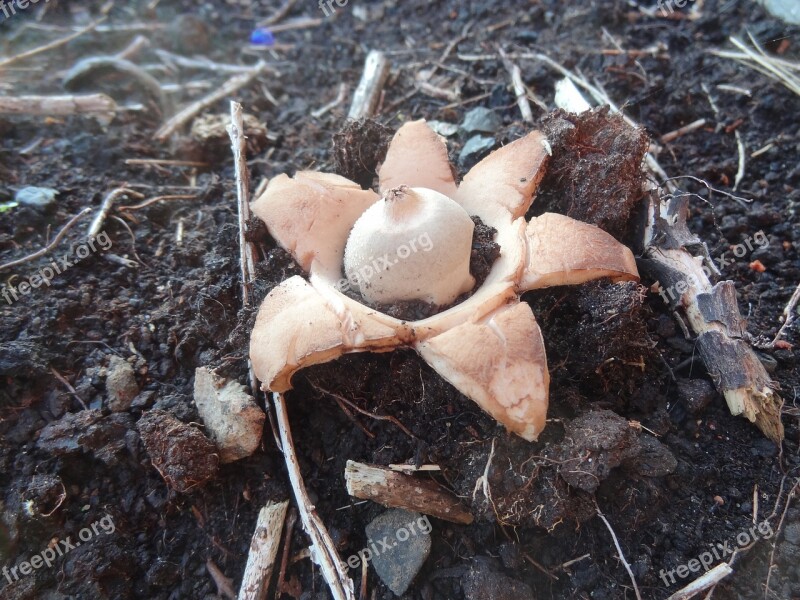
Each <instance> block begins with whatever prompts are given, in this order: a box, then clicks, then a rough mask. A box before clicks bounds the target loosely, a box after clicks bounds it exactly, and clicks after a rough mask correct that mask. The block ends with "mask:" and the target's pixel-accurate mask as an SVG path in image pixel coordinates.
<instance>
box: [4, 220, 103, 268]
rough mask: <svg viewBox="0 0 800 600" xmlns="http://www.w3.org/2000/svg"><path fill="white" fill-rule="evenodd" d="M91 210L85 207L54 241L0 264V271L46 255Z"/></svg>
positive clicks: (62, 229) (68, 222)
mask: <svg viewBox="0 0 800 600" xmlns="http://www.w3.org/2000/svg"><path fill="white" fill-rule="evenodd" d="M90 212H92V209H91V208H89V207H86V208H84V209H83V210H82V211H81V212H79V213H78V214H77V215H75V216H74V217H72V218H71V219H70V220H69V221H67V224H66V225H64V227H62V228H61V231H59V232H58V233H57V234H56V237H54V238H53V241H52V242H50V243H49V244H47V245H46V246H45V247H44V248H41V249H40V250H37V251H36V252H34V253H33V254H29V255H28V256H24V257H22V258H18V259H17V260H12V261H11V262H7V263H5V264H2V265H0V271H4V270H5V269H10V268H11V267H16V266H18V265H21V264H24V263H26V262H30V261H32V260H35V259H37V258H39V257H40V256H44V255H45V254H47V253H48V252H50V250H52V249H53V248H55V247H56V246H58V243H59V242H60V241H61V240H62V239H63V238H64V236H65V235H66V234H67V232H68V231H69V230H70V229H71V228H72V226H73V225H75V223H77V222H78V221H79V220H80V219H81V217H83V216H84V215H86V214H87V213H90Z"/></svg>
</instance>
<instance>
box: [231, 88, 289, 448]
mask: <svg viewBox="0 0 800 600" xmlns="http://www.w3.org/2000/svg"><path fill="white" fill-rule="evenodd" d="M244 131H245V130H244V114H243V111H242V105H241V104H239V103H238V102H231V123H230V125H228V135H229V136H230V139H231V150H232V151H233V164H234V171H235V173H236V205H237V213H238V218H239V268H240V272H241V275H242V304H243V305H244V306H245V307H249V306H250V300H251V297H252V293H253V282H254V281H255V273H256V267H255V264H256V249H255V246H254V245H253V244H252V243H250V242H248V241H247V237H246V233H247V223H248V222H249V221H250V172H249V171H248V169H247V154H246V152H247V143H246V142H245V136H244ZM247 373H248V377H249V379H250V389H251V390H252V391H253V396H255V397H258V395H259V394H258V392H259V389H260V388H259V385H258V378H257V377H256V374H255V371H254V370H253V363H252V362H251V361H250V359H249V358H248V359H247ZM265 409H266V411H267V416H268V417H269V424H270V428H271V429H272V437H273V438H274V439H275V444H276V445H277V446H278V448H280V447H281V442H280V439H279V436H278V431H277V427H276V424H275V420H274V419H273V417H272V411H271V410H270V408H269V403H268V402H266V403H265Z"/></svg>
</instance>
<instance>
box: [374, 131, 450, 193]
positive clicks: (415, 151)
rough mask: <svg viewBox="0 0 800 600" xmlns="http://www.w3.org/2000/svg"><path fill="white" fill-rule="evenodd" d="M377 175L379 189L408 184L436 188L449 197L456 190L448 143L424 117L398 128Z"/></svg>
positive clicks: (385, 189)
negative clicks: (448, 153) (448, 154)
mask: <svg viewBox="0 0 800 600" xmlns="http://www.w3.org/2000/svg"><path fill="white" fill-rule="evenodd" d="M378 178H379V179H380V189H381V193H384V192H386V191H387V190H390V189H391V188H394V187H397V186H399V185H407V186H409V187H422V188H428V189H431V190H435V191H437V192H439V193H440V194H444V195H445V196H448V197H449V198H453V197H454V196H455V194H456V183H455V179H454V178H453V170H452V169H451V168H450V159H449V158H448V156H447V145H446V144H445V142H444V140H443V139H442V138H441V137H439V135H438V134H437V133H436V132H435V131H434V130H433V129H431V128H430V127H429V126H428V124H427V123H426V122H425V120H424V119H420V120H419V121H409V122H408V123H405V124H404V125H403V126H402V127H400V129H398V130H397V133H395V134H394V137H393V138H392V141H391V143H390V144H389V149H388V150H387V152H386V159H385V160H384V161H383V164H382V165H381V166H380V169H379V170H378Z"/></svg>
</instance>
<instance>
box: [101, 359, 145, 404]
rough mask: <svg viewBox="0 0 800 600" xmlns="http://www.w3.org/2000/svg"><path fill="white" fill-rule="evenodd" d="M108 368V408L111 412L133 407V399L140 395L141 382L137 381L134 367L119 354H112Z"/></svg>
mask: <svg viewBox="0 0 800 600" xmlns="http://www.w3.org/2000/svg"><path fill="white" fill-rule="evenodd" d="M108 368H109V371H108V376H107V377H106V391H107V392H108V408H110V409H111V412H125V411H126V410H128V409H129V408H130V407H131V404H132V403H133V399H134V398H136V396H138V395H139V384H138V383H136V377H135V376H134V372H133V367H132V366H131V365H130V363H129V362H128V361H126V360H123V359H121V358H120V357H119V356H112V357H111V360H110V361H109V366H108Z"/></svg>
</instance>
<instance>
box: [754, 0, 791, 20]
mask: <svg viewBox="0 0 800 600" xmlns="http://www.w3.org/2000/svg"><path fill="white" fill-rule="evenodd" d="M763 2H764V6H765V7H766V9H767V10H768V11H769V12H770V13H771V14H772V15H773V16H775V17H778V18H779V19H783V20H784V21H786V22H787V23H793V24H794V25H800V4H798V3H797V0H763Z"/></svg>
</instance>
